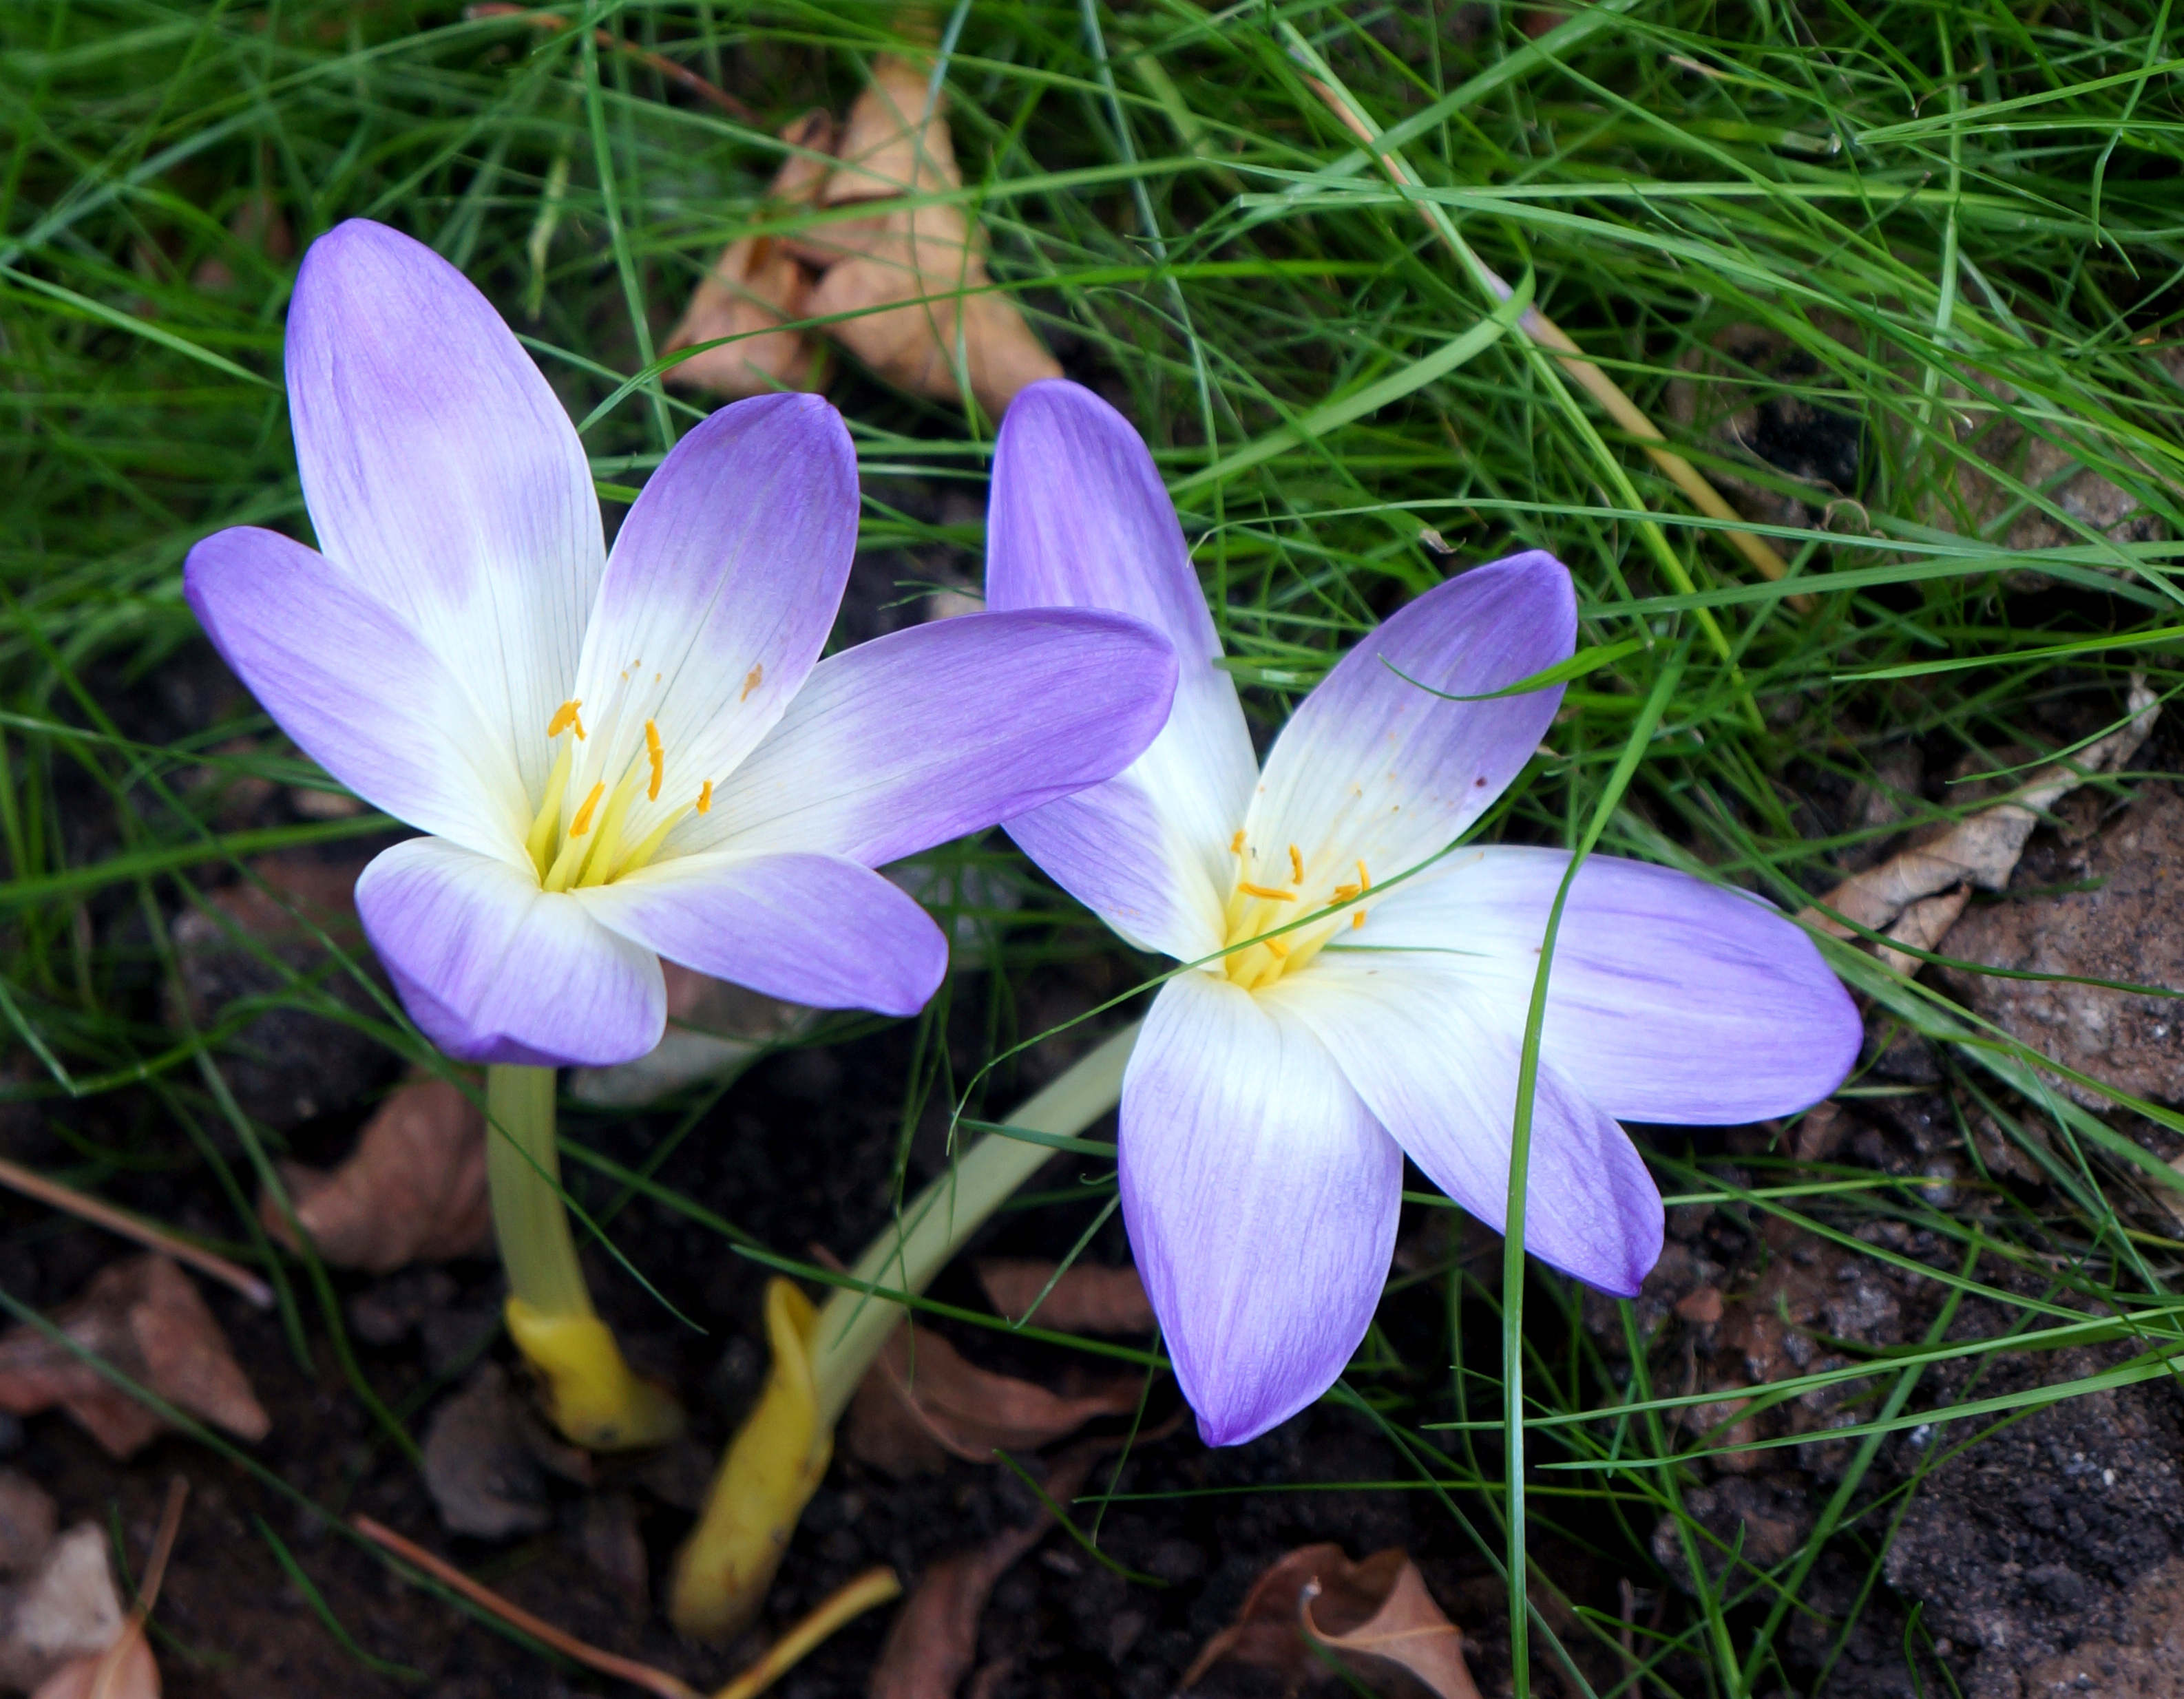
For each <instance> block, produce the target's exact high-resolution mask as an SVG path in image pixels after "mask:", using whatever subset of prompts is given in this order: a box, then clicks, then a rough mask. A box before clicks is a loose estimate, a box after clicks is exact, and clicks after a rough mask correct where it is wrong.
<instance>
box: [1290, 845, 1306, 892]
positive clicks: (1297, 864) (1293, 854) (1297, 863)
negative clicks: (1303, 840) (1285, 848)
mask: <svg viewBox="0 0 2184 1699" xmlns="http://www.w3.org/2000/svg"><path fill="white" fill-rule="evenodd" d="M1290 883H1291V884H1292V885H1301V884H1302V883H1304V857H1303V856H1301V855H1298V854H1297V847H1296V845H1295V844H1290Z"/></svg>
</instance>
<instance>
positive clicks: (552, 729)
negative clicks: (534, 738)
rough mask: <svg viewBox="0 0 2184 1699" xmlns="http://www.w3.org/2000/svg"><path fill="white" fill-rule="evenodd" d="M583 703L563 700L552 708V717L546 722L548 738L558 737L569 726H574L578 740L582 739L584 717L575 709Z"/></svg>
mask: <svg viewBox="0 0 2184 1699" xmlns="http://www.w3.org/2000/svg"><path fill="white" fill-rule="evenodd" d="M582 706H583V703H582V701H581V700H578V701H573V702H564V703H563V704H562V705H560V707H559V708H556V709H555V710H554V717H553V718H552V719H550V720H549V721H547V722H546V735H547V736H548V737H549V738H558V737H560V735H561V733H564V732H565V731H567V730H568V729H569V727H571V726H574V727H576V728H577V738H578V740H579V741H582V738H583V735H584V717H583V716H582V715H581V714H579V713H578V712H577V710H578V709H579V708H581V707H582Z"/></svg>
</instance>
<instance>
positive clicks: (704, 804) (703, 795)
mask: <svg viewBox="0 0 2184 1699" xmlns="http://www.w3.org/2000/svg"><path fill="white" fill-rule="evenodd" d="M712 811H713V782H712V780H710V779H707V780H706V781H705V788H704V789H703V790H701V791H699V793H698V812H699V813H700V814H710V813H711V812H712Z"/></svg>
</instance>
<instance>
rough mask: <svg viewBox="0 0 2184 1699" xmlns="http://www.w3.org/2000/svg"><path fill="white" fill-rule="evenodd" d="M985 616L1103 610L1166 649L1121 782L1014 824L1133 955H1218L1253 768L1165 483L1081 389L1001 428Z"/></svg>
mask: <svg viewBox="0 0 2184 1699" xmlns="http://www.w3.org/2000/svg"><path fill="white" fill-rule="evenodd" d="M986 601H987V605H988V606H989V607H993V608H1002V609H1006V608H1030V607H1041V606H1056V607H1075V608H1112V609H1116V610H1120V611H1121V612H1123V613H1126V614H1129V615H1132V616H1134V617H1136V618H1138V619H1141V620H1143V621H1145V622H1146V623H1147V624H1149V625H1151V626H1152V627H1155V628H1156V630H1158V631H1161V632H1164V633H1165V634H1166V635H1167V638H1168V640H1169V641H1170V642H1171V643H1173V644H1174V645H1175V650H1176V655H1177V660H1178V676H1177V684H1176V693H1175V706H1174V710H1173V715H1172V716H1171V717H1170V719H1169V721H1168V722H1167V729H1166V730H1165V731H1164V732H1162V734H1161V737H1160V738H1159V740H1158V741H1157V742H1156V743H1155V744H1153V746H1152V747H1151V749H1148V750H1147V751H1146V752H1145V755H1143V756H1142V757H1141V758H1140V759H1139V760H1138V762H1137V763H1136V765H1135V766H1133V767H1132V768H1131V770H1130V772H1128V774H1126V775H1125V776H1124V777H1122V778H1119V779H1117V780H1115V781H1114V782H1112V783H1109V784H1106V785H1102V786H1100V787H1098V788H1095V789H1094V790H1090V791H1087V792H1085V793H1084V794H1081V795H1079V796H1078V797H1076V798H1074V799H1072V800H1071V801H1070V802H1069V803H1067V804H1066V805H1061V806H1059V807H1057V808H1056V809H1053V810H1048V811H1041V812H1040V813H1039V814H1037V815H1034V816H1028V818H1026V819H1024V820H1022V821H1017V822H1011V825H1010V827H1009V829H1010V832H1011V834H1012V835H1013V836H1014V837H1015V838H1016V839H1017V842H1018V843H1019V844H1022V845H1023V847H1024V850H1025V851H1026V852H1027V853H1028V855H1030V856H1031V857H1032V859H1033V860H1034V861H1037V862H1038V863H1039V866H1042V867H1044V868H1045V870H1046V871H1047V872H1048V873H1049V874H1050V875H1051V876H1052V877H1054V879H1055V880H1056V881H1057V882H1058V883H1060V884H1061V885H1062V886H1063V887H1065V888H1067V889H1068V890H1069V891H1071V892H1072V893H1073V894H1075V895H1076V896H1077V897H1078V899H1079V900H1081V901H1083V902H1084V904H1085V905H1087V906H1088V907H1089V908H1090V909H1092V910H1093V911H1094V912H1095V913H1096V914H1098V915H1099V916H1100V918H1101V919H1102V920H1105V921H1106V922H1108V924H1109V925H1111V926H1112V927H1115V929H1116V930H1117V932H1119V933H1122V934H1123V937H1125V938H1127V939H1129V940H1130V941H1131V942H1133V943H1134V944H1139V945H1142V946H1144V947H1145V948H1149V949H1152V950H1162V951H1164V952H1166V953H1167V954H1168V955H1174V956H1178V957H1180V958H1182V959H1184V960H1191V959H1195V958H1196V957H1198V956H1201V955H1206V953H1207V952H1208V951H1210V950H1214V949H1217V947H1218V946H1219V944H1220V938H1221V911H1222V905H1223V903H1224V902H1226V900H1228V895H1229V879H1230V877H1231V875H1232V874H1233V872H1234V864H1233V863H1232V862H1231V861H1229V838H1231V837H1232V836H1233V835H1234V833H1235V831H1236V828H1237V827H1240V826H1241V825H1242V824H1243V823H1244V811H1245V809H1246V807H1248V806H1249V805H1250V802H1251V787H1252V786H1253V785H1254V784H1255V783H1257V780H1258V759H1257V757H1256V755H1255V754H1254V753H1253V750H1252V747H1251V734H1250V733H1249V732H1248V731H1247V730H1246V729H1245V725H1244V713H1243V710H1242V709H1241V708H1240V706H1239V705H1238V704H1237V700H1236V687H1235V684H1234V681H1233V680H1231V679H1230V677H1229V675H1228V674H1227V673H1226V672H1224V671H1222V670H1221V668H1220V667H1219V666H1217V664H1216V663H1217V661H1218V660H1219V658H1220V655H1221V640H1220V638H1218V637H1217V635H1216V634H1215V632H1214V629H1213V621H1212V616H1210V615H1208V613H1207V612H1206V597H1205V594H1204V593H1203V592H1202V591H1201V589H1200V588H1199V584H1198V575H1197V573H1196V572H1195V571H1193V570H1192V568H1191V564H1190V551H1189V550H1188V549H1186V548H1185V547H1184V538H1183V528H1182V526H1179V525H1178V523H1177V522H1176V516H1175V507H1174V504H1173V503H1172V502H1170V501H1169V499H1168V497H1167V489H1166V488H1165V487H1163V486H1162V482H1161V479H1160V473H1159V472H1158V471H1156V469H1155V467H1154V465H1153V460H1152V455H1151V454H1150V453H1149V452H1147V450H1146V448H1145V443H1143V442H1142V441H1141V440H1140V439H1139V436H1138V433H1137V432H1135V431H1134V430H1133V429H1131V427H1130V426H1129V423H1128V421H1126V420H1125V419H1123V416H1122V415H1120V414H1119V413H1117V412H1116V411H1115V409H1113V408H1112V407H1110V406H1108V404H1106V402H1104V401H1102V400H1100V398H1099V397H1097V396H1096V395H1094V394H1093V393H1091V392H1090V391H1089V390H1088V389H1084V388H1081V387H1078V385H1076V384H1073V383H1069V382H1063V381H1061V380H1059V379H1049V380H1045V381H1043V382H1039V383H1034V384H1032V385H1030V386H1029V387H1027V388H1026V389H1025V390H1024V391H1023V392H1022V393H1021V394H1020V395H1018V396H1017V398H1016V400H1015V401H1014V402H1013V403H1011V405H1010V407H1009V410H1008V412H1007V414H1006V416H1005V417H1004V418H1003V419H1002V421H1001V431H1000V441H999V442H998V443H996V445H995V451H994V482H993V500H992V505H991V508H990V510H989V513H988V515H987V523H986Z"/></svg>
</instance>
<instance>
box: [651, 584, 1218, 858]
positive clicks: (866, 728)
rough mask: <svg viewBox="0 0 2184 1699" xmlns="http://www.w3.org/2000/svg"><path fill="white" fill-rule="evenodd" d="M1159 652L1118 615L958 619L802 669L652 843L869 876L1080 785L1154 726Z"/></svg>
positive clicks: (1166, 665) (1162, 702)
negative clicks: (749, 745) (709, 795)
mask: <svg viewBox="0 0 2184 1699" xmlns="http://www.w3.org/2000/svg"><path fill="white" fill-rule="evenodd" d="M1174 686H1175V660H1174V656H1173V653H1172V652H1171V651H1170V649H1169V648H1168V645H1167V641H1166V640H1165V639H1164V638H1162V637H1161V635H1160V634H1159V633H1158V632H1155V631H1153V630H1151V628H1150V627H1146V626H1145V625H1142V624H1140V623H1139V621H1135V620H1132V619H1126V618H1124V617H1123V616H1120V615H1117V614H1107V613H1093V612H1087V611H1080V610H1068V609H1045V610H1033V611H1028V612H1024V613H1013V614H999V613H989V614H966V615H963V616H961V617H960V618H956V619H952V620H942V621H936V622H934V623H933V624H929V625H923V626H917V627H911V629H909V630H907V631H900V632H893V633H891V634H889V636H886V637H883V638H875V639H874V640H873V641H872V642H871V643H860V644H859V645H858V646H857V647H856V648H855V649H847V650H844V652H843V653H842V654H840V655H833V656H830V657H828V658H827V660H823V661H822V662H820V664H819V665H818V666H816V667H815V668H814V669H813V670H812V672H811V677H810V679H809V680H808V681H807V682H806V683H805V687H804V688H803V689H802V690H801V691H800V692H799V693H798V694H797V697H796V699H795V700H794V702H793V703H791V704H790V705H789V707H788V712H787V714H786V715H785V716H783V719H782V721H781V723H780V724H779V725H778V726H777V727H775V728H774V730H773V732H772V734H771V735H770V736H769V737H768V738H766V741H765V742H764V743H763V744H760V746H759V748H758V749H756V750H755V752H754V753H753V754H752V755H751V757H750V759H749V760H747V761H745V762H744V764H743V766H741V767H740V768H739V769H738V771H737V772H735V773H734V774H733V776H732V777H730V778H729V779H728V780H727V783H725V784H724V786H723V787H722V788H721V793H720V794H719V795H718V796H717V797H716V799H715V801H714V804H713V807H712V811H711V812H710V814H708V815H707V816H705V817H704V818H703V819H698V818H693V819H690V820H688V821H686V822H684V823H683V824H682V826H681V827H677V831H676V833H675V835H674V836H673V837H671V838H669V840H668V847H669V849H671V850H675V851H677V853H682V854H688V853H690V852H691V851H693V850H701V849H705V848H707V847H721V848H725V849H730V850H734V851H736V852H737V853H738V854H744V855H750V854H758V853H762V852H777V851H782V850H819V851H823V852H826V853H827V854H831V855H847V856H850V857H851V858H853V859H854V860H856V861H862V862H864V863H865V864H866V865H867V866H877V865H879V864H881V863H883V862H888V861H894V860H897V859H898V858H900V857H901V856H904V855H914V854H915V853H916V852H917V851H918V850H925V849H929V848H930V847H931V846H933V844H941V843H945V842H946V841H947V840H949V839H950V838H960V837H961V836H962V835H963V834H964V833H967V832H976V831H979V830H982V829H983V828H984V827H989V826H992V825H994V824H995V823H996V822H1000V821H1002V820H1006V819H1010V818H1011V817H1013V816H1017V815H1019V814H1022V812H1024V811H1026V810H1028V809H1034V808H1038V807H1039V806H1040V805H1043V804H1045V803H1049V802H1051V801H1053V800H1055V799H1056V798H1059V797H1063V796H1067V795H1068V794H1071V793H1072V792H1074V791H1079V790H1082V789H1083V788H1084V787H1085V786H1087V785H1089V784H1096V783H1099V782H1100V780H1101V779H1103V778H1106V777H1108V776H1109V775H1111V774H1112V773H1115V772H1119V771H1120V770H1121V769H1122V768H1123V767H1124V766H1127V765H1128V763H1129V762H1130V761H1131V760H1132V759H1133V758H1134V757H1135V756H1136V755H1137V754H1138V752H1139V750H1141V749H1144V748H1145V745H1146V744H1148V743H1150V742H1151V740H1152V738H1153V737H1154V735H1155V734H1156V733H1157V732H1158V731H1159V730H1160V727H1161V723H1162V721H1163V720H1164V719H1165V718H1166V717H1167V706H1168V700H1169V697H1170V695H1171V694H1172V693H1173V689H1174Z"/></svg>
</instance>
